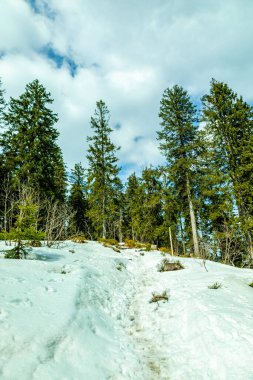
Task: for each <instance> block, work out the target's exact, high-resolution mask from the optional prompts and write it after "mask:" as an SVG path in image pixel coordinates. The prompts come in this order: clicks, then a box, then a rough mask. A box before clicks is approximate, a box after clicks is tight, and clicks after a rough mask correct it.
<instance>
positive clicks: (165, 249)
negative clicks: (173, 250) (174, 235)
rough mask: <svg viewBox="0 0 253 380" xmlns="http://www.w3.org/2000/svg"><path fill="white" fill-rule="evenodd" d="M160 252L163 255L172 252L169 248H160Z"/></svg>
mask: <svg viewBox="0 0 253 380" xmlns="http://www.w3.org/2000/svg"><path fill="white" fill-rule="evenodd" d="M159 251H160V252H163V253H169V252H170V250H169V248H167V247H160V248H159Z"/></svg>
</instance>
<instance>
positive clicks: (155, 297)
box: [149, 290, 169, 303]
mask: <svg viewBox="0 0 253 380" xmlns="http://www.w3.org/2000/svg"><path fill="white" fill-rule="evenodd" d="M168 300H169V295H168V293H167V291H166V290H165V291H164V292H163V293H152V298H151V300H150V301H149V303H152V302H159V301H168Z"/></svg>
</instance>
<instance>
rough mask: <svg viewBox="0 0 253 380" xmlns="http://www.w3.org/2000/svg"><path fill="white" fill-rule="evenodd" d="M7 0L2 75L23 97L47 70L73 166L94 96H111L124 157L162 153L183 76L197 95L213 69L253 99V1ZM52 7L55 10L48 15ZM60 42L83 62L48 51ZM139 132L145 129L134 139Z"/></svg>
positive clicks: (152, 157) (81, 155)
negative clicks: (163, 117) (167, 109)
mask: <svg viewBox="0 0 253 380" xmlns="http://www.w3.org/2000/svg"><path fill="white" fill-rule="evenodd" d="M36 4H37V10H38V9H39V10H40V13H38V12H37V13H36V12H35V11H34V10H32V7H31V6H30V5H29V1H25V0H8V1H6V0H0V9H1V12H0V52H1V53H4V55H3V56H2V58H1V59H0V76H1V77H2V80H3V83H4V85H5V87H6V89H7V93H8V95H11V96H14V97H15V96H18V95H19V94H21V93H22V92H23V91H24V87H25V84H26V83H28V82H30V81H32V80H33V79H34V78H38V79H39V80H41V82H42V83H43V84H44V85H45V86H46V88H47V90H48V91H50V92H51V94H52V96H53V98H54V99H55V102H54V106H53V107H54V110H55V111H56V112H57V113H58V114H59V118H60V120H59V123H58V127H59V130H60V139H59V141H60V144H61V146H62V148H63V152H64V158H65V160H66V162H67V163H68V165H69V166H73V165H74V163H75V162H79V161H82V162H83V163H85V154H86V152H85V150H86V148H87V143H86V136H87V135H88V134H90V133H91V130H90V125H89V120H90V116H91V115H92V114H93V112H94V108H95V103H96V101H97V100H99V99H101V98H102V99H104V100H105V102H106V103H107V105H108V108H109V110H110V111H111V123H112V125H115V124H116V123H120V124H121V128H120V129H118V130H116V131H115V132H114V133H113V139H114V141H115V143H116V144H119V145H121V146H122V149H121V150H120V152H119V157H120V160H121V165H123V166H124V165H130V166H131V167H135V168H137V167H143V166H145V165H147V164H148V163H150V164H158V163H159V162H162V160H163V158H162V157H161V155H160V153H159V151H158V148H157V145H158V144H157V141H156V130H157V129H159V120H158V112H159V102H160V99H161V96H162V93H163V91H164V89H165V88H166V87H168V86H169V85H173V84H175V83H178V84H180V85H183V86H184V87H185V88H186V89H188V91H189V92H190V93H191V95H193V96H194V99H197V98H199V97H200V96H201V95H202V94H203V92H206V91H208V86H209V81H210V79H211V78H212V77H215V78H216V79H218V80H223V81H225V82H227V83H228V84H229V85H230V86H231V87H232V88H233V89H234V90H235V91H237V92H239V93H240V94H242V95H244V96H245V98H246V99H247V100H249V101H252V100H253V93H252V83H251V82H252V80H251V78H252V77H253V65H252V58H253V57H252V55H253V49H252V34H253V24H252V21H251V15H252V11H253V3H252V1H251V0H230V1H229V2H226V1H223V0H216V1H203V0H191V1H189V0H168V1H164V0H157V1H153V0H139V1H135V0H128V1H113V0H93V1H89V0H72V1H71V2H70V1H69V0H50V1H49V0H37V2H36ZM48 16H50V17H48ZM45 46H51V47H52V48H53V49H55V51H56V52H57V53H58V54H60V55H61V56H62V57H64V56H65V57H68V58H70V59H72V60H74V61H75V62H76V64H77V65H78V69H77V72H76V75H75V77H72V76H71V73H70V70H69V66H68V63H67V61H66V60H65V61H64V63H63V65H62V67H61V68H57V67H56V64H55V62H53V60H52V59H51V60H50V59H49V58H48V57H47V56H46V55H45V54H44V55H43V54H42V50H43V47H45ZM136 136H141V138H140V139H138V141H137V142H136V141H135V137H136Z"/></svg>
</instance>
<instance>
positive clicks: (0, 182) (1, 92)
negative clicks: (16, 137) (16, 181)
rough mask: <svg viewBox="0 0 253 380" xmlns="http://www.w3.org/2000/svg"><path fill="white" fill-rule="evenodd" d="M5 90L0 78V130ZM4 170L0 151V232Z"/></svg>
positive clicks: (4, 180) (2, 120)
mask: <svg viewBox="0 0 253 380" xmlns="http://www.w3.org/2000/svg"><path fill="white" fill-rule="evenodd" d="M4 94H5V90H4V89H3V87H2V81H1V78H0V128H3V127H4V111H5V109H6V105H7V104H6V101H5V97H4ZM6 177H7V173H6V169H5V167H4V159H3V153H2V151H0V230H1V229H2V228H3V227H4V217H3V214H4V203H5V201H4V185H5V182H6Z"/></svg>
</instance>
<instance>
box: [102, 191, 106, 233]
mask: <svg viewBox="0 0 253 380" xmlns="http://www.w3.org/2000/svg"><path fill="white" fill-rule="evenodd" d="M102 215H103V239H105V238H106V221H105V196H104V195H103V204H102Z"/></svg>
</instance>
